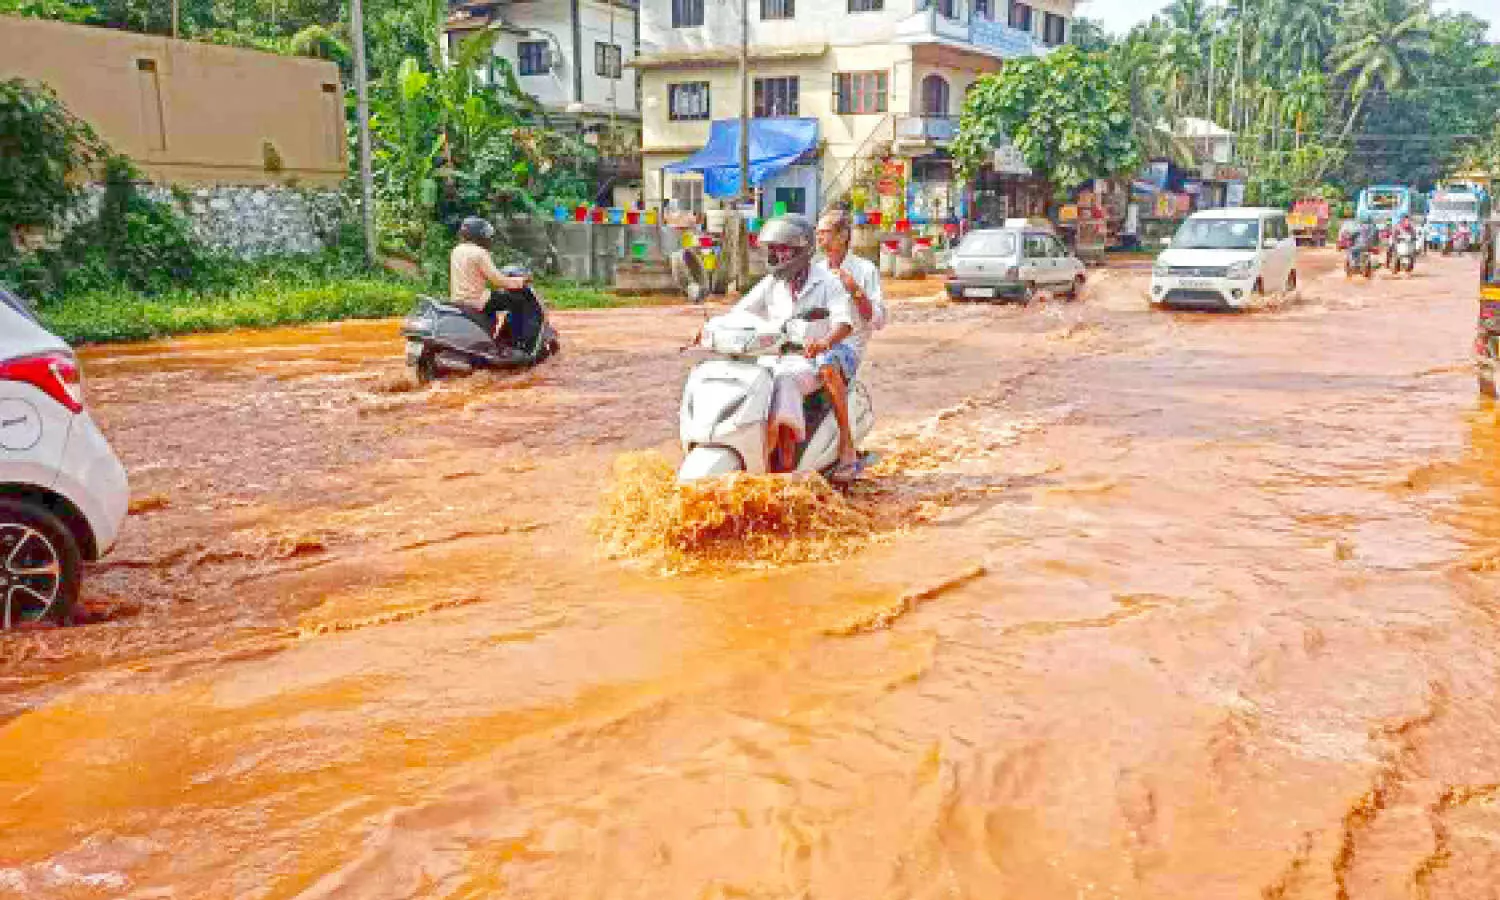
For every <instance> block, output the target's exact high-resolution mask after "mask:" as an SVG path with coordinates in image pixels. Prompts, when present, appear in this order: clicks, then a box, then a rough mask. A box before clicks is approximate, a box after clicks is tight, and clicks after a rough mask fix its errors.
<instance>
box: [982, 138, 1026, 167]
mask: <svg viewBox="0 0 1500 900" xmlns="http://www.w3.org/2000/svg"><path fill="white" fill-rule="evenodd" d="M991 165H992V166H993V167H994V169H995V172H996V173H997V174H1000V175H1021V176H1027V175H1030V174H1031V166H1028V165H1027V164H1026V157H1025V156H1024V155H1022V153H1021V151H1020V150H1017V149H1016V145H1015V144H1012V143H1011V142H1010V141H1008V140H1005V139H1003V138H1002V139H1001V141H1000V144H999V145H998V146H996V147H995V158H994V161H993V162H992V163H991Z"/></svg>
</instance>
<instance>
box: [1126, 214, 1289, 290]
mask: <svg viewBox="0 0 1500 900" xmlns="http://www.w3.org/2000/svg"><path fill="white" fill-rule="evenodd" d="M1296 289H1297V239H1296V237H1294V236H1293V235H1292V231H1291V229H1290V228H1289V227H1288V225H1287V221H1286V213H1284V212H1282V211H1281V210H1279V209H1207V210H1203V211H1201V212H1196V213H1194V214H1193V215H1192V216H1191V217H1189V218H1188V220H1187V221H1186V222H1183V223H1182V227H1181V228H1179V229H1178V230H1177V235H1176V236H1175V237H1173V238H1172V244H1171V246H1169V247H1168V248H1167V249H1166V250H1165V251H1163V252H1162V254H1161V255H1160V256H1158V257H1157V258H1156V265H1155V267H1154V268H1153V269H1152V272H1151V302H1152V303H1154V304H1157V305H1162V306H1228V307H1234V308H1239V307H1244V306H1248V305H1251V304H1252V303H1254V302H1256V300H1258V299H1259V298H1261V297H1264V296H1265V295H1266V294H1271V293H1277V292H1281V291H1285V292H1287V293H1290V292H1292V291H1294V290H1296Z"/></svg>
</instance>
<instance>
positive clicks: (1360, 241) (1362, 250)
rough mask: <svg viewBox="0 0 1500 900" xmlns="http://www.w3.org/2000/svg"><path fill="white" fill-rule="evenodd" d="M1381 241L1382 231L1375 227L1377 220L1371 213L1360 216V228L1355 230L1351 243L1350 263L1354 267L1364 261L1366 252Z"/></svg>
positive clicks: (1357, 266)
mask: <svg viewBox="0 0 1500 900" xmlns="http://www.w3.org/2000/svg"><path fill="white" fill-rule="evenodd" d="M1379 241H1380V231H1379V230H1378V229H1377V228H1376V227H1375V220H1374V218H1373V217H1371V216H1370V214H1369V213H1365V214H1363V215H1361V216H1360V217H1359V228H1358V229H1357V230H1356V231H1355V232H1354V240H1353V241H1352V242H1351V243H1350V245H1349V263H1350V265H1351V266H1353V267H1354V268H1359V264H1360V263H1361V262H1363V261H1364V258H1365V254H1367V253H1369V252H1370V251H1371V250H1373V249H1374V248H1375V245H1376V244H1377V243H1379Z"/></svg>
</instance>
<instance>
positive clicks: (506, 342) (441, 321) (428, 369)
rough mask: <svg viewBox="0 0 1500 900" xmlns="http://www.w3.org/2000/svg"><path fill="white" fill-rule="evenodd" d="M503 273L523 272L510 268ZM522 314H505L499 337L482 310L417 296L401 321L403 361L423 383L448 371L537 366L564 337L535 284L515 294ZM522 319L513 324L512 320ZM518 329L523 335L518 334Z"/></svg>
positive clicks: (459, 372)
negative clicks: (475, 310) (554, 325)
mask: <svg viewBox="0 0 1500 900" xmlns="http://www.w3.org/2000/svg"><path fill="white" fill-rule="evenodd" d="M503 274H505V275H507V276H516V275H525V274H526V272H525V270H524V269H518V268H516V267H508V268H506V269H504V270H503ZM513 293H514V294H515V295H517V296H516V299H517V300H518V302H519V305H520V307H521V312H522V315H520V316H511V317H508V318H507V321H506V323H505V325H504V327H503V328H502V329H501V331H500V337H501V339H500V340H496V339H495V337H494V336H493V335H492V334H491V332H490V326H489V323H488V322H487V321H486V318H485V316H484V315H483V314H481V313H477V312H474V311H472V310H469V309H465V308H464V307H461V306H457V305H455V304H453V303H449V302H446V301H443V300H437V299H434V298H432V297H419V298H418V299H417V305H416V308H414V309H413V310H412V311H411V314H410V315H408V316H407V317H406V321H405V322H403V323H402V325H401V336H402V337H403V338H405V339H406V364H407V365H408V366H410V367H411V368H412V371H413V373H414V374H415V375H416V378H417V382H418V383H420V384H426V383H427V382H429V381H432V380H434V379H437V378H442V377H444V376H447V375H469V374H471V373H473V372H474V370H475V369H522V368H527V367H529V366H534V365H537V364H538V363H541V362H543V361H545V360H547V359H550V358H551V357H553V356H556V355H557V354H558V353H559V352H561V350H562V341H561V339H559V337H558V335H557V332H556V331H555V330H553V328H552V323H551V322H549V321H548V320H547V309H546V307H545V305H543V303H542V298H541V295H540V294H538V292H537V290H536V288H535V287H534V286H533V285H531V284H527V285H526V287H524V288H522V289H521V290H519V291H514V292H513ZM516 318H519V319H520V323H519V324H518V325H517V327H516V328H513V327H512V325H513V321H512V320H514V319H516ZM517 331H520V332H523V333H517Z"/></svg>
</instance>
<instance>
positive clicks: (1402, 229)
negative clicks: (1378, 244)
mask: <svg viewBox="0 0 1500 900" xmlns="http://www.w3.org/2000/svg"><path fill="white" fill-rule="evenodd" d="M1403 240H1404V241H1408V242H1409V243H1410V245H1411V248H1412V252H1413V253H1415V252H1416V249H1417V229H1416V228H1415V227H1414V226H1413V225H1412V224H1411V216H1402V217H1401V221H1399V222H1397V223H1396V227H1394V228H1392V229H1391V243H1390V246H1389V247H1388V248H1387V249H1386V254H1385V255H1386V268H1388V269H1394V268H1395V267H1396V266H1395V262H1396V245H1397V244H1399V243H1401V242H1402V241H1403Z"/></svg>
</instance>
